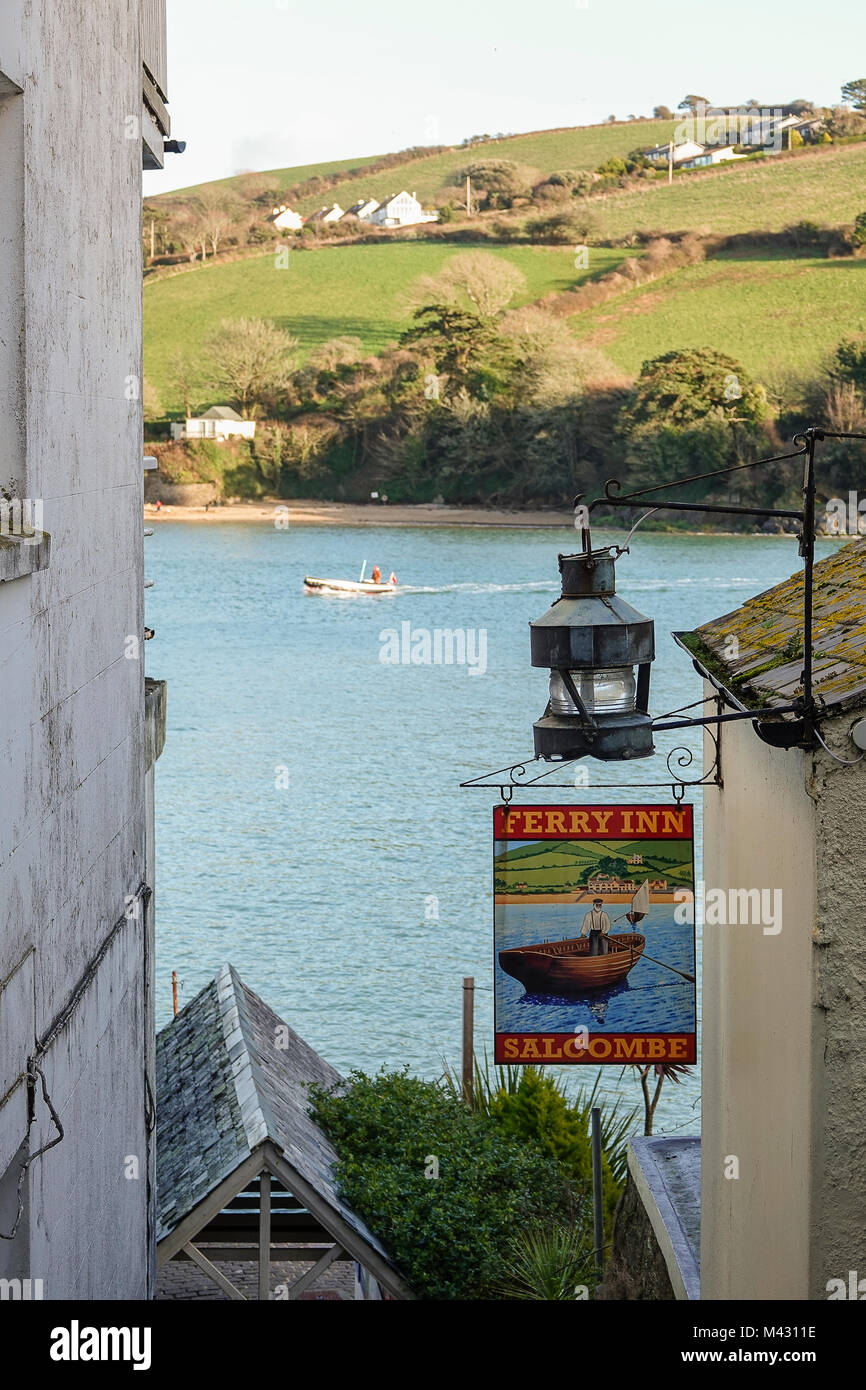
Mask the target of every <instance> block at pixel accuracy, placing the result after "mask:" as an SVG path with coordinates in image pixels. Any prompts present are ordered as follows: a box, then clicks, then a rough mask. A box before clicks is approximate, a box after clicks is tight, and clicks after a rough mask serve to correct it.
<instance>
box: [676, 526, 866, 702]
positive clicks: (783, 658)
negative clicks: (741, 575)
mask: <svg viewBox="0 0 866 1390" xmlns="http://www.w3.org/2000/svg"><path fill="white" fill-rule="evenodd" d="M803 592H804V590H803V572H802V570H801V571H800V572H799V574H795V575H793V576H792V577H791V578H790V579H786V580H785V582H784V583H783V584H777V585H776V586H775V588H773V589H767V590H766V592H765V593H763V594H758V595H757V596H756V597H755V598H750V599H749V600H748V602H746V603H744V604H743V606H742V608H737V609H735V610H734V611H733V612H732V613H726V614H724V616H723V617H721V618H714V619H713V621H712V622H709V623H704V625H703V626H702V627H699V628H697V629H696V630H695V631H694V632H692V633H684V634H682V636H683V638H684V639H685V644H686V645H687V646H688V648H689V650H690V651H691V652H692V654H693V655H694V656H696V657H697V658H698V660H699V661H701V662H702V663H703V664H704V665H705V666H706V667H707V669H708V670H709V671H711V672H712V674H713V675H714V676H716V677H717V678H718V679H720V680H721V683H722V684H723V686H724V687H725V688H726V689H728V690H730V691H731V692H732V693H733V694H734V695H736V696H737V698H738V699H739V700H741V701H742V703H743V704H745V705H747V706H748V707H750V708H751V707H752V706H762V707H765V708H767V709H772V707H773V705H784V704H789V703H790V702H791V701H792V700H793V699H794V698H795V697H796V696H797V695H799V694H801V693H802V689H801V675H802V671H803ZM732 638H733V639H736V640H735V642H734V641H732V640H731V639H732ZM812 663H813V667H812V670H813V690H814V694H815V696H816V698H817V697H820V698H821V699H823V701H824V703H825V704H826V705H827V706H828V707H832V706H834V705H855V704H858V703H860V702H862V701H863V700H864V698H866V539H863V540H855V541H852V542H851V543H850V544H848V545H845V546H842V547H841V548H840V549H839V550H837V551H836V553H835V554H834V555H829V556H828V557H827V558H826V559H825V560H819V561H818V563H817V564H816V565H815V569H814V584H813V619H812Z"/></svg>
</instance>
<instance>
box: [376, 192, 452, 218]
mask: <svg viewBox="0 0 866 1390" xmlns="http://www.w3.org/2000/svg"><path fill="white" fill-rule="evenodd" d="M369 220H370V221H371V222H372V223H374V224H375V226H377V227H411V226H414V225H415V224H416V223H418V222H438V221H439V214H438V212H425V211H424V209H423V208H422V206H421V204H420V203H419V202H418V199H417V198H416V197H415V194H414V193H407V192H406V190H405V189H404V190H403V191H402V192H401V193H393V194H392V195H391V197H390V198H386V199H385V201H384V203H380V204H379V206H378V207H377V208H376V210H375V212H373V213H372V215H371V216H370V218H369Z"/></svg>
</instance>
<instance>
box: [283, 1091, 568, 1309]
mask: <svg viewBox="0 0 866 1390" xmlns="http://www.w3.org/2000/svg"><path fill="white" fill-rule="evenodd" d="M310 1095H311V1102H312V1110H311V1113H312V1114H313V1115H314V1117H315V1118H316V1120H317V1121H318V1122H319V1123H320V1124H321V1126H322V1128H323V1129H324V1130H325V1133H326V1134H327V1135H328V1138H329V1139H330V1140H331V1143H332V1144H333V1145H334V1148H335V1149H336V1151H337V1156H338V1163H337V1170H336V1177H337V1182H338V1184H339V1187H340V1191H341V1193H342V1194H343V1196H344V1197H345V1199H346V1201H347V1202H349V1203H350V1204H351V1206H352V1207H353V1208H354V1209H355V1211H356V1212H357V1213H358V1215H359V1216H361V1217H362V1218H363V1220H364V1221H365V1222H366V1223H367V1225H368V1226H369V1227H370V1229H371V1230H372V1231H373V1233H374V1234H375V1235H376V1236H377V1237H378V1238H379V1239H380V1240H381V1241H382V1242H383V1243H384V1244H385V1246H386V1247H387V1249H388V1251H389V1253H390V1255H391V1257H392V1258H393V1259H394V1261H395V1263H396V1264H397V1265H398V1267H399V1268H400V1269H401V1270H402V1271H403V1273H404V1276H405V1277H406V1279H407V1281H408V1283H409V1284H410V1285H411V1287H412V1289H413V1291H414V1292H415V1293H416V1294H417V1295H418V1296H419V1297H421V1298H441V1299H458V1298H485V1297H491V1296H494V1293H495V1290H496V1288H497V1285H498V1284H499V1282H500V1281H501V1279H502V1276H503V1271H504V1269H505V1265H506V1261H507V1259H508V1253H509V1242H510V1241H511V1240H512V1238H513V1237H514V1236H515V1235H516V1234H517V1233H519V1232H521V1231H530V1230H533V1229H537V1228H538V1227H539V1226H540V1225H541V1224H542V1223H544V1222H553V1223H554V1224H564V1225H569V1224H570V1219H571V1214H572V1213H571V1202H570V1194H569V1192H568V1188H567V1185H566V1184H565V1183H564V1182H563V1179H562V1176H561V1173H560V1169H559V1167H558V1165H557V1164H556V1162H554V1161H553V1159H551V1158H550V1157H547V1156H545V1155H544V1154H543V1153H542V1152H541V1150H540V1148H539V1147H538V1146H537V1145H536V1144H534V1143H530V1142H526V1141H525V1140H524V1139H519V1138H516V1137H512V1136H511V1135H509V1134H507V1133H505V1132H503V1126H502V1124H501V1123H499V1122H497V1121H496V1120H493V1119H490V1118H489V1117H488V1116H486V1115H483V1114H480V1113H478V1112H477V1111H473V1110H470V1109H469V1108H468V1107H467V1106H466V1105H464V1104H463V1103H462V1102H461V1101H460V1100H458V1099H456V1098H454V1097H453V1096H450V1095H448V1094H447V1093H446V1092H445V1091H444V1090H443V1089H442V1087H441V1086H440V1085H438V1084H437V1083H435V1082H430V1081H421V1080H418V1079H417V1078H415V1077H411V1076H409V1075H407V1073H406V1072H405V1071H402V1072H384V1071H383V1072H380V1073H379V1075H377V1076H375V1077H369V1076H366V1075H365V1074H364V1073H363V1072H357V1071H356V1072H352V1073H351V1075H350V1076H349V1078H348V1080H347V1081H346V1082H345V1083H344V1084H343V1086H342V1087H340V1088H338V1089H337V1090H335V1091H326V1090H323V1089H321V1088H318V1087H314V1088H311V1093H310ZM433 1160H435V1162H436V1165H437V1166H438V1176H435V1177H434V1176H432V1165H433ZM428 1173H429V1174H431V1176H427V1174H428Z"/></svg>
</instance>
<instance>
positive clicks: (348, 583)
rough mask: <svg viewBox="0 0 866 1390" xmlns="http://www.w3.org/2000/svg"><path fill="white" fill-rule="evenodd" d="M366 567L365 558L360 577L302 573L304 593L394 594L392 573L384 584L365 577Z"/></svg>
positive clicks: (395, 583)
mask: <svg viewBox="0 0 866 1390" xmlns="http://www.w3.org/2000/svg"><path fill="white" fill-rule="evenodd" d="M366 568H367V561H366V560H365V561H364V563H363V565H362V566H361V577H360V579H318V578H317V577H316V576H315V575H312V574H305V575H304V593H306V594H395V593H396V592H397V579H396V576H395V575H394V574H392V575H391V577H390V579H389V580H388V582H387V583H386V584H383V583H382V582H381V581H379V580H375V579H365V578H364V571H365V570H366Z"/></svg>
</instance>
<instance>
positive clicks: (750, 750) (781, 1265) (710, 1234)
mask: <svg viewBox="0 0 866 1390" xmlns="http://www.w3.org/2000/svg"><path fill="white" fill-rule="evenodd" d="M708 693H711V692H709V688H708ZM721 741H722V773H723V776H724V787H723V788H722V789H719V788H716V787H707V788H706V789H705V791H704V865H703V876H704V880H705V883H706V886H707V889H708V890H709V889H710V888H724V889H726V890H727V889H729V888H732V887H733V888H746V889H748V888H760V889H769V890H771V891H772V890H774V889H781V891H782V914H783V915H782V929H781V931H779V932H778V934H776V935H770V934H765V933H764V930H763V927H762V926H761V925H760V924H758V925H744V924H740V925H728V926H713V925H711V924H710V923H705V925H704V929H703V1047H702V1059H701V1073H702V1087H701V1091H702V1096H701V1116H702V1119H701V1151H702V1191H701V1298H702V1299H733V1298H747V1299H769V1298H782V1299H803V1298H807V1297H808V1296H809V1292H808V1266H809V1239H810V1235H809V1200H810V1183H811V1143H812V1113H811V1108H810V1099H809V1097H810V1071H811V1066H812V1044H811V1039H812V1036H813V1032H814V1030H815V1028H816V1026H818V1024H819V1022H820V1020H819V1019H818V1018H817V1017H816V1010H815V1007H814V1004H813V998H812V954H813V944H812V942H813V933H814V925H815V911H816V884H815V829H816V822H815V808H814V804H813V802H812V801H811V800H810V798H809V796H808V795H807V793H806V789H805V776H806V770H807V761H806V757H805V755H804V754H803V753H802V752H800V751H799V750H796V749H792V750H790V751H789V752H785V751H784V750H782V749H774V748H770V747H768V745H767V744H765V743H762V742H761V740H760V739H759V738H758V737H757V735H756V734H755V733H754V731H753V729H752V726H751V724H749V723H748V721H745V722H743V723H742V724H738V723H734V724H728V725H725V726H722V728H721ZM732 1157H733V1158H736V1160H737V1162H738V1165H739V1177H737V1178H732V1177H726V1176H725V1172H726V1167H727V1171H729V1172H731V1171H733V1167H732V1165H731V1164H730V1162H729V1159H730V1158H732Z"/></svg>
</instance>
